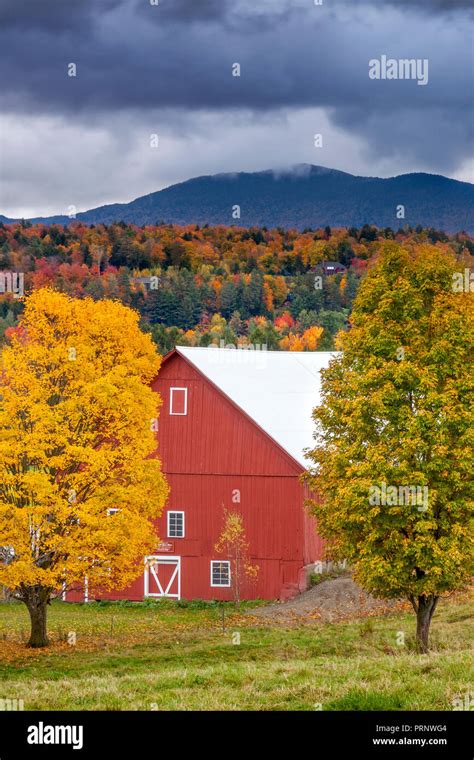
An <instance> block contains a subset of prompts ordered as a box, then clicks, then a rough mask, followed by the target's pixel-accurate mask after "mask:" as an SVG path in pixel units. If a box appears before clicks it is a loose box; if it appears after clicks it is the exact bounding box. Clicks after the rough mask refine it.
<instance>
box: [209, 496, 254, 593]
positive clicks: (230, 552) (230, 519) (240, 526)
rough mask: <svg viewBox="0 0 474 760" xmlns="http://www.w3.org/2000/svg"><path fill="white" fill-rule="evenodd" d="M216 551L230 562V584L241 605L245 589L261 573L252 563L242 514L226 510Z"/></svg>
mask: <svg viewBox="0 0 474 760" xmlns="http://www.w3.org/2000/svg"><path fill="white" fill-rule="evenodd" d="M214 550H215V551H216V552H217V554H221V555H224V556H225V558H226V559H228V560H229V562H230V583H231V588H232V592H233V595H234V601H235V602H236V603H237V604H240V599H241V595H242V590H243V588H244V587H245V585H246V584H248V583H252V582H254V581H256V579H257V577H258V571H259V566H258V565H254V564H252V562H251V561H250V556H249V544H248V542H247V538H246V535H245V528H244V520H243V517H242V515H241V514H240V512H237V511H231V510H228V509H224V524H223V527H222V532H221V534H220V536H219V539H218V541H217V543H216V545H215V546H214Z"/></svg>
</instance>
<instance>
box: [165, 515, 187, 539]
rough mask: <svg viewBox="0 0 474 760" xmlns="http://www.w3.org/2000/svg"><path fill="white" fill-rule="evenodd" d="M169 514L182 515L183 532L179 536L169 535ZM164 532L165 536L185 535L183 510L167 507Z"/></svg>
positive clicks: (182, 536)
mask: <svg viewBox="0 0 474 760" xmlns="http://www.w3.org/2000/svg"><path fill="white" fill-rule="evenodd" d="M170 515H182V516H183V533H182V535H181V536H172V535H170ZM166 533H167V536H166V537H167V538H184V537H185V536H186V517H185V514H184V512H182V511H181V510H179V509H169V510H168V512H167V513H166Z"/></svg>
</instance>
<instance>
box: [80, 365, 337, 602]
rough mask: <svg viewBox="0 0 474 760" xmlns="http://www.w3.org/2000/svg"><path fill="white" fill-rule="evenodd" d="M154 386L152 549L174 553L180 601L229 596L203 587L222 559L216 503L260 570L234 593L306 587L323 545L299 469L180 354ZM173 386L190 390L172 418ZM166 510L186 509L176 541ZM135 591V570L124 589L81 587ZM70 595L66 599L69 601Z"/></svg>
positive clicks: (139, 585) (268, 595) (278, 594)
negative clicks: (241, 529)
mask: <svg viewBox="0 0 474 760" xmlns="http://www.w3.org/2000/svg"><path fill="white" fill-rule="evenodd" d="M152 387H153V389H154V390H155V391H156V392H157V393H159V394H160V396H161V398H162V401H163V404H162V407H161V410H160V417H159V425H158V431H157V456H159V457H160V459H161V461H162V465H163V471H164V473H165V474H166V477H167V480H168V483H169V486H170V496H169V498H168V502H167V504H166V506H165V509H164V511H163V514H162V516H161V518H160V519H159V520H157V521H156V535H157V540H156V545H155V547H153V548H152V550H151V551H150V554H151V555H157V556H161V557H165V556H177V557H180V558H181V560H180V561H181V597H182V598H185V599H196V598H199V599H218V600H227V599H232V590H231V589H229V588H216V587H212V586H211V583H210V562H211V560H219V559H226V557H224V556H223V555H218V554H217V553H216V552H215V550H214V546H215V544H216V542H217V540H218V538H219V535H220V532H221V530H222V527H223V516H224V507H225V508H228V509H233V508H234V509H236V510H238V511H239V512H240V513H241V514H242V516H243V520H244V526H245V531H246V537H247V541H248V543H249V547H250V549H249V553H250V557H251V560H252V562H253V563H255V564H257V565H258V566H259V573H258V577H257V580H256V581H255V582H254V583H252V584H249V585H247V586H244V588H243V589H242V598H247V599H252V598H261V599H278V598H280V599H284V598H288V597H291V596H294V595H295V594H297V593H299V592H300V591H302V590H304V588H305V587H306V581H307V573H306V571H305V565H308V564H309V563H310V562H314V561H315V560H317V559H321V558H322V557H323V550H324V547H323V542H322V540H321V539H320V537H319V536H318V535H317V533H316V530H315V521H314V519H313V518H312V517H310V516H309V515H308V514H307V512H306V510H305V508H304V506H303V503H304V499H305V498H307V497H308V496H309V492H308V489H307V487H306V485H303V484H302V483H301V479H300V476H301V474H302V472H303V469H302V467H301V465H299V464H298V463H297V462H295V460H293V459H292V457H290V456H289V455H288V454H286V452H284V451H283V450H282V449H281V448H280V447H279V446H278V444H276V443H275V442H274V441H273V440H272V439H271V438H270V437H269V436H268V435H266V433H265V432H264V431H262V430H261V429H260V428H259V427H258V426H257V425H256V424H255V423H254V422H253V421H252V420H250V419H249V418H248V417H247V416H246V415H245V414H244V413H243V412H242V410H240V409H239V408H238V407H236V406H235V404H233V403H232V402H231V401H230V400H229V399H227V397H226V396H225V395H223V394H222V393H221V392H220V391H219V390H218V389H216V388H215V387H214V385H213V384H212V383H211V382H210V381H208V380H207V378H205V377H204V376H203V375H201V374H200V373H199V372H198V371H197V370H196V369H195V368H194V367H193V366H192V365H190V363H189V362H188V361H187V360H186V359H184V358H183V357H182V356H180V355H179V354H176V353H175V354H173V355H172V356H171V357H169V358H168V359H167V360H166V361H165V362H164V364H163V366H162V369H161V371H160V375H159V377H158V378H157V380H155V382H154V383H153V385H152ZM173 387H186V388H187V389H188V398H187V414H186V415H176V416H174V415H171V414H170V390H171V388H173ZM275 414H278V409H276V410H275ZM168 510H174V511H184V513H185V537H184V538H168V536H167V512H168ZM140 562H141V563H143V558H141V560H140ZM141 566H143V564H141ZM159 572H160V577H161V573H163V577H171V575H170V573H171V572H172V569H171V570H170V568H168V567H160V571H159ZM167 574H168V575H167ZM172 590H174V587H173V588H172ZM143 596H144V579H143V572H140V576H139V577H138V578H137V579H136V581H135V582H134V583H132V584H131V585H130V586H129V587H128V588H126V589H122V590H116V591H113V592H111V593H104V592H102V593H101V592H99V591H97V590H94V589H89V597H90V598H91V599H93V598H107V599H130V600H137V601H138V600H141V599H143ZM78 598H82V596H81V595H77V594H69V595H68V599H70V600H71V601H73V600H76V599H78Z"/></svg>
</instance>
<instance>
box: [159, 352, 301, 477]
mask: <svg viewBox="0 0 474 760" xmlns="http://www.w3.org/2000/svg"><path fill="white" fill-rule="evenodd" d="M152 387H153V389H154V390H156V391H157V393H159V394H160V396H161V398H162V400H163V407H162V409H161V411H160V418H159V429H158V441H159V455H160V458H161V460H162V464H163V469H164V471H165V472H167V473H183V474H184V473H188V474H192V473H195V474H200V475H206V474H209V475H212V474H214V475H232V474H234V475H252V476H255V475H265V476H268V475H279V476H285V475H286V476H290V477H295V475H296V476H298V475H299V474H300V473H301V472H302V471H303V467H302V466H301V464H300V463H299V462H297V461H296V460H295V459H294V458H293V457H292V456H291V455H290V454H289V453H288V452H287V451H286V450H285V449H284V448H282V447H281V446H280V444H279V443H277V442H276V441H275V440H274V439H273V438H272V437H271V436H270V435H269V433H268V432H267V431H265V430H263V429H262V428H261V427H260V426H259V425H258V423H256V422H255V420H253V419H252V418H251V417H250V416H249V415H248V414H247V412H246V411H245V410H243V409H242V408H241V407H240V406H239V405H238V404H236V403H235V401H234V400H232V399H231V398H229V397H228V396H227V394H225V393H224V392H223V391H222V390H221V389H220V388H219V387H217V386H216V385H215V383H213V382H212V380H210V379H209V377H207V376H206V375H205V374H204V373H202V372H201V371H200V370H199V369H198V368H197V367H196V366H195V365H194V364H192V363H191V362H190V361H189V360H188V358H187V357H184V356H183V355H182V354H181V352H180V351H179V350H174V351H173V352H171V353H170V354H168V356H167V357H166V358H165V361H164V362H163V365H162V367H161V369H160V373H159V375H158V378H157V379H156V380H155V381H154V383H153V384H152ZM180 392H181V393H183V394H185V395H186V410H185V411H186V414H182V415H180V414H176V415H175V414H170V410H171V405H172V403H173V404H174V400H175V397H176V395H177V393H180ZM178 411H179V410H178ZM181 411H184V407H183V409H182V410H181Z"/></svg>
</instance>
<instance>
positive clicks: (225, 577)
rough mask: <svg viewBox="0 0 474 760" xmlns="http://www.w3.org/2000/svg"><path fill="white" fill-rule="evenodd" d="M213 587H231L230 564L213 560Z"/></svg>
mask: <svg viewBox="0 0 474 760" xmlns="http://www.w3.org/2000/svg"><path fill="white" fill-rule="evenodd" d="M211 586H230V562H229V561H227V560H225V561H224V562H221V561H220V560H219V561H216V560H212V562H211Z"/></svg>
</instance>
